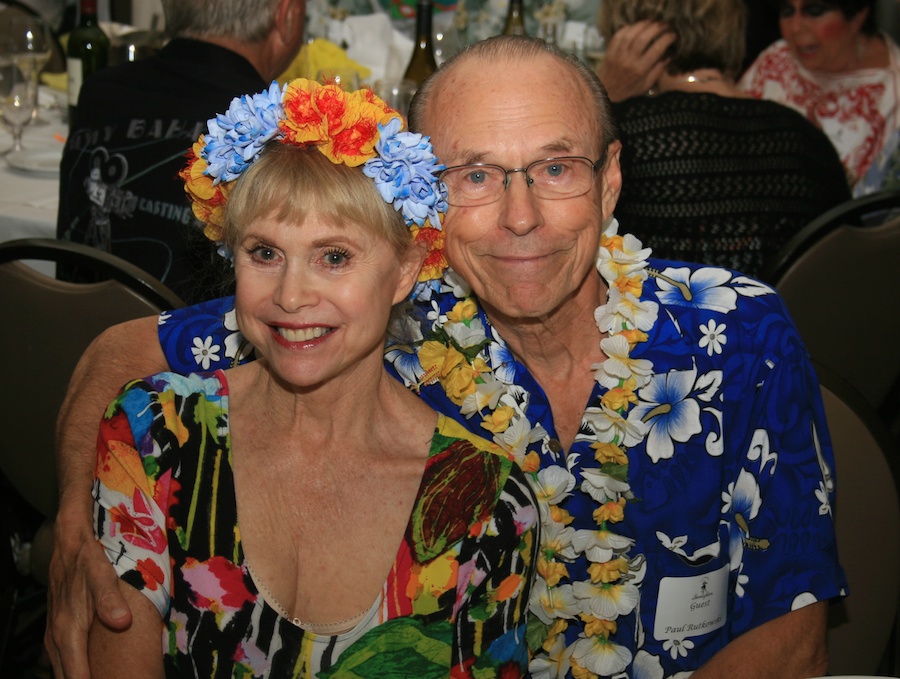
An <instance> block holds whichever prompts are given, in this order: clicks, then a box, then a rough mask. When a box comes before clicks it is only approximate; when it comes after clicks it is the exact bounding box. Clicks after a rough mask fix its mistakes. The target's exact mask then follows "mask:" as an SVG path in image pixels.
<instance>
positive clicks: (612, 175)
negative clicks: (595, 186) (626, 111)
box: [600, 140, 622, 219]
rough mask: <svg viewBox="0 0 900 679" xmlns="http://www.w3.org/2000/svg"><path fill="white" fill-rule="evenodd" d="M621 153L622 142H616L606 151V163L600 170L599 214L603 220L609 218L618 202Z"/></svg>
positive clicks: (620, 182) (620, 180)
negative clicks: (601, 177) (601, 182)
mask: <svg viewBox="0 0 900 679" xmlns="http://www.w3.org/2000/svg"><path fill="white" fill-rule="evenodd" d="M621 153H622V142H620V141H619V140H616V141H614V142H612V143H611V144H610V145H609V147H608V148H607V149H606V163H605V164H604V165H603V167H602V168H601V169H600V172H601V173H602V174H603V184H602V185H601V189H600V190H601V195H600V214H601V215H602V216H603V219H606V218H607V217H609V216H610V215H611V214H612V213H613V210H615V208H616V203H618V202H619V194H620V193H621V192H622V169H621V167H619V156H620V154H621Z"/></svg>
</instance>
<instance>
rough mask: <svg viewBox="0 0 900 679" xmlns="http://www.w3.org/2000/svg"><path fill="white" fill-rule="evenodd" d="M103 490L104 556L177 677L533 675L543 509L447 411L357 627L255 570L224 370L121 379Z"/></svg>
mask: <svg viewBox="0 0 900 679" xmlns="http://www.w3.org/2000/svg"><path fill="white" fill-rule="evenodd" d="M94 495H95V498H96V503H95V515H96V520H95V526H96V530H97V534H98V538H99V539H100V541H101V543H102V544H103V546H104V547H105V549H106V553H107V555H108V557H109V559H110V561H112V562H113V563H114V564H115V566H116V568H117V571H118V573H119V575H120V577H121V578H122V579H123V580H125V581H127V582H129V583H130V584H132V585H133V586H135V587H136V588H138V589H140V590H141V591H142V592H143V593H144V594H146V595H147V596H148V598H150V599H151V601H153V602H154V604H155V605H156V606H157V609H158V610H159V611H160V613H161V614H162V615H163V618H164V626H163V629H162V630H161V633H162V637H163V646H164V648H165V649H166V654H165V663H166V670H167V674H168V676H191V677H213V676H217V677H218V676H235V677H269V676H273V677H274V676H278V677H320V678H323V679H324V678H327V677H339V676H340V677H342V676H357V677H383V676H398V675H403V676H416V677H420V676H421V677H426V676H435V677H442V676H454V677H482V676H500V675H502V676H508V677H518V676H525V674H526V672H527V665H528V654H527V650H526V646H525V643H524V640H525V626H526V612H527V601H528V597H529V591H530V585H531V582H532V580H533V568H534V564H535V562H536V550H537V545H538V526H539V519H538V510H537V503H536V500H535V498H534V495H533V493H532V491H531V489H530V487H529V485H528V483H527V482H526V480H525V478H524V476H523V474H522V472H521V470H520V469H519V468H518V466H517V465H516V464H515V463H514V462H513V461H512V460H511V459H509V458H508V457H507V456H506V455H504V454H502V453H501V452H500V451H499V449H498V448H497V447H496V446H492V445H491V444H489V443H488V442H487V441H484V440H483V439H480V438H478V437H477V436H474V435H472V434H470V433H468V432H467V431H466V430H465V429H464V428H462V427H461V426H460V425H458V424H457V423H456V422H454V421H452V420H450V419H448V418H445V417H443V416H441V417H439V419H438V427H437V429H436V431H435V433H434V437H433V440H432V446H431V453H430V456H429V460H428V462H427V464H426V470H425V476H424V478H423V481H422V484H421V487H420V490H419V494H418V496H417V498H416V502H415V503H414V510H413V513H412V515H411V517H410V520H409V524H408V526H407V531H406V534H405V539H404V540H403V541H402V542H401V546H400V550H399V551H398V554H397V557H396V559H395V562H394V566H393V568H392V569H391V573H390V575H389V577H388V579H387V581H386V582H385V584H384V587H383V590H382V593H381V595H380V596H379V598H378V599H377V600H376V601H375V602H374V603H373V606H372V608H371V609H370V611H369V613H368V614H367V615H366V616H365V618H364V619H363V621H362V622H361V623H359V625H357V626H356V627H355V628H354V629H353V630H351V631H349V632H347V633H342V634H338V635H333V636H328V635H316V634H313V633H311V632H308V631H306V630H304V629H302V628H301V627H298V626H296V625H294V624H293V623H292V622H291V621H289V620H287V619H285V618H283V617H281V616H280V615H279V614H278V612H277V611H276V610H275V609H273V608H272V607H271V606H270V605H269V604H268V603H267V602H266V601H265V597H264V595H263V594H261V593H260V590H259V589H258V588H257V585H256V583H255V582H254V580H253V578H252V575H251V574H250V572H249V569H248V567H247V564H246V561H245V559H244V555H243V551H242V547H241V541H240V530H239V526H238V520H237V518H238V517H237V509H236V502H235V495H234V486H233V477H232V471H231V450H230V432H229V428H228V389H227V383H226V381H225V373H222V372H217V373H215V374H206V375H189V376H187V377H181V376H178V375H174V374H170V373H166V374H162V375H156V376H153V377H150V378H147V379H146V380H143V381H136V382H133V383H131V384H130V385H128V386H127V387H126V388H125V390H124V391H123V392H122V393H121V394H120V395H119V396H118V397H117V398H116V399H115V401H113V403H112V404H111V405H110V406H109V408H108V409H107V412H106V417H105V418H104V421H103V423H102V425H101V435H100V439H99V443H98V458H97V468H96V479H95V489H94ZM335 539H340V538H339V537H338V536H336V537H335ZM212 648H214V649H215V653H212V652H210V649H212ZM227 668H230V669H227ZM222 672H225V674H222Z"/></svg>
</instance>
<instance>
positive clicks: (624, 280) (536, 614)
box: [387, 222, 658, 679]
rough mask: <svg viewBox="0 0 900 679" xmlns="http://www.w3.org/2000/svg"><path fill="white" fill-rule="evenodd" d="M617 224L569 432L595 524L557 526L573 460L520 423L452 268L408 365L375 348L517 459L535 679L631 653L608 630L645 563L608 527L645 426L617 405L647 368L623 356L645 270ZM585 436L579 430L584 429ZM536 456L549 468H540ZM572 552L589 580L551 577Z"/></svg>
mask: <svg viewBox="0 0 900 679" xmlns="http://www.w3.org/2000/svg"><path fill="white" fill-rule="evenodd" d="M617 228H618V225H617V224H616V223H615V222H613V224H612V225H611V226H610V227H609V228H608V229H607V230H606V232H605V233H604V234H603V236H602V239H601V243H600V250H599V256H598V260H597V268H598V270H599V272H600V274H601V276H603V278H604V279H605V281H606V282H607V284H608V286H609V292H608V298H607V303H606V304H604V305H602V306H600V307H598V308H597V309H596V311H595V312H594V316H595V320H596V322H597V327H598V329H599V331H600V332H601V333H607V335H608V336H607V337H605V338H604V339H602V340H601V341H600V347H601V348H602V349H603V352H604V353H605V354H606V356H607V358H606V359H605V360H604V361H603V362H602V363H598V364H595V365H594V366H592V367H593V369H594V371H595V372H594V378H595V379H596V380H597V382H598V383H599V384H600V385H601V386H602V387H604V388H605V389H606V390H607V391H606V392H605V393H604V395H603V396H602V398H601V399H600V403H599V404H598V405H596V407H589V408H588V409H587V411H586V412H585V415H584V418H583V421H582V431H581V433H579V436H578V438H579V440H585V439H587V440H591V441H592V442H591V444H590V445H591V448H592V449H593V450H594V457H595V460H596V461H597V463H598V464H597V466H596V467H592V468H588V467H586V466H585V467H583V468H582V470H581V475H582V481H581V485H580V487H579V488H578V490H579V491H580V492H582V493H587V494H588V495H589V496H590V497H591V498H592V499H593V500H594V501H595V502H596V509H595V510H594V513H593V517H594V520H595V521H596V523H597V528H596V530H575V529H573V528H570V527H569V524H570V523H571V522H572V521H573V517H572V516H571V515H569V513H568V512H567V511H566V510H565V509H562V508H561V507H560V506H559V505H560V503H561V502H563V501H564V500H565V499H566V498H568V497H569V496H570V495H571V494H572V492H573V491H574V490H575V486H576V479H575V476H574V474H573V473H572V470H571V467H572V466H573V465H574V464H576V463H577V461H578V460H577V458H578V456H577V455H569V456H568V459H563V458H561V457H560V455H559V446H558V443H556V442H551V441H550V438H549V435H548V433H547V431H546V430H545V429H544V428H543V427H542V426H541V425H540V424H537V425H535V424H532V423H531V422H530V421H529V420H528V418H527V417H526V411H527V408H528V394H527V392H525V391H524V390H523V389H522V388H521V387H518V386H516V385H515V384H514V382H513V379H514V374H512V371H510V370H507V369H506V365H508V364H509V362H510V361H511V360H512V357H511V356H510V354H509V350H508V349H507V348H506V346H505V344H504V343H503V341H502V339H501V338H500V337H499V336H497V335H496V334H495V333H494V332H493V330H491V337H488V333H487V330H486V329H485V327H484V323H483V322H482V321H481V319H480V318H479V316H478V305H477V302H476V300H475V299H474V297H472V296H471V293H470V291H469V289H468V287H467V286H465V284H464V283H463V282H462V281H461V280H460V279H458V277H457V276H456V274H455V273H454V272H453V271H448V272H447V273H446V275H445V277H444V280H443V286H444V289H448V290H453V292H454V295H455V296H456V297H458V298H461V301H459V302H457V303H456V304H455V306H454V307H453V309H452V310H450V311H449V312H448V313H447V314H446V315H441V314H440V312H439V310H438V309H437V305H436V303H434V302H433V303H432V305H433V311H432V313H431V314H429V318H430V319H431V320H432V329H431V333H430V334H429V336H428V337H427V338H423V340H422V341H421V344H420V346H419V348H418V364H419V365H418V366H417V369H414V370H409V369H407V370H406V371H404V369H403V367H402V364H403V362H404V361H405V360H408V359H409V355H408V354H405V355H404V353H403V351H402V350H401V351H392V350H391V348H390V347H389V348H388V352H387V358H388V360H392V361H394V365H395V367H396V368H397V369H398V372H400V373H401V374H402V375H404V377H405V378H406V379H407V381H408V382H417V383H418V385H419V386H424V385H427V384H432V383H434V382H439V383H440V385H441V386H442V387H443V389H444V391H445V393H446V395H447V397H448V398H449V399H450V400H451V401H452V402H453V403H455V404H456V405H457V406H459V407H460V411H461V413H462V414H464V415H465V416H466V417H467V418H471V417H473V416H475V415H476V414H477V415H479V416H480V417H481V418H482V423H481V426H482V427H483V428H484V429H485V430H487V431H488V432H491V433H493V439H494V442H495V443H496V444H497V445H499V446H500V447H501V448H502V449H504V450H505V451H506V452H507V454H509V455H510V456H511V457H513V458H514V459H515V460H516V461H517V462H518V463H519V464H520V466H521V467H522V469H523V470H524V471H525V473H526V475H527V476H528V478H529V481H530V482H531V485H532V488H533V489H534V491H535V494H536V496H537V499H538V504H539V507H540V512H541V547H540V550H539V556H538V563H537V570H538V576H537V577H536V581H535V583H534V586H533V588H532V595H531V601H530V603H529V609H530V613H531V616H530V619H529V625H528V643H529V647H530V648H531V650H532V652H534V654H535V658H534V660H532V663H531V666H530V668H529V669H530V672H531V673H532V675H533V676H536V677H562V676H565V675H566V673H567V672H569V671H571V672H572V674H573V676H575V677H578V678H579V679H581V678H587V677H595V676H598V675H599V676H606V675H613V674H616V673H618V672H621V671H622V670H623V669H625V667H627V666H628V664H629V663H630V662H631V661H632V656H631V652H630V651H629V650H628V649H627V648H625V647H624V646H621V645H619V644H616V643H615V641H614V640H613V635H614V634H615V632H616V619H617V618H618V617H619V616H620V615H627V614H629V613H631V612H632V611H633V610H634V608H635V607H636V606H637V603H638V586H639V584H640V582H641V580H642V579H643V573H644V565H645V564H644V559H643V556H640V555H638V556H636V557H629V555H628V550H629V549H630V548H631V546H632V544H633V541H632V540H631V539H630V538H627V537H624V536H621V535H617V534H616V533H615V532H614V530H613V526H614V524H616V523H618V522H620V521H622V519H623V518H624V511H625V505H626V502H627V501H628V500H629V499H633V495H632V493H631V488H630V486H629V483H628V456H627V453H626V451H627V449H628V448H630V447H632V446H635V445H637V444H639V443H640V442H641V441H643V440H644V439H645V438H646V436H647V433H648V431H649V427H648V425H647V424H646V423H644V422H643V421H641V419H640V418H639V417H637V416H634V415H632V416H629V414H628V412H629V410H630V408H631V406H632V405H633V404H635V403H637V400H638V399H637V396H636V394H635V392H636V391H637V390H638V389H640V388H641V387H643V386H645V385H646V384H647V383H649V381H650V378H651V376H652V374H653V364H652V363H651V362H650V361H648V360H644V359H637V358H631V356H630V354H631V351H632V350H633V349H634V347H635V346H636V345H637V344H639V343H641V342H645V341H647V338H648V335H647V332H648V331H649V330H650V329H651V328H652V327H653V325H654V324H655V323H656V319H657V315H658V305H657V304H656V303H655V302H652V301H641V299H640V297H641V292H642V290H643V284H644V281H646V280H647V278H648V276H649V275H650V274H649V272H648V270H647V258H648V257H649V256H650V250H649V249H648V248H647V249H645V248H643V247H642V245H641V242H640V241H639V240H638V239H637V238H635V237H634V236H631V235H624V236H619V235H617V233H616V232H617ZM489 361H490V362H491V363H493V365H494V366H495V367H494V368H493V369H492V368H491V367H490V364H489ZM586 431H587V432H590V434H588V435H585V433H584V432H586ZM537 443H540V447H539V450H540V452H538V446H537V445H533V446H532V444H537ZM529 446H532V448H533V449H532V450H530V451H529ZM541 455H546V456H549V457H550V458H551V459H553V460H554V461H555V464H551V465H546V466H545V467H544V468H543V469H541V462H540V460H541ZM581 554H583V555H584V556H585V557H586V558H587V559H588V561H589V562H591V563H590V566H589V567H588V573H589V576H590V577H589V579H588V580H585V581H582V582H573V583H572V584H560V582H561V581H562V580H563V579H564V578H568V577H569V573H568V570H567V567H566V564H567V563H569V562H573V561H575V559H576V558H577V557H578V556H579V555H581ZM573 619H580V620H581V621H582V622H583V623H584V632H583V633H582V634H581V635H580V636H579V638H578V640H577V641H575V642H574V643H572V644H568V645H567V644H566V639H565V636H564V632H565V630H566V629H567V627H568V625H569V622H568V621H569V620H573ZM541 649H543V653H542V652H541Z"/></svg>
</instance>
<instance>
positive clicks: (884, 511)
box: [816, 365, 900, 675]
mask: <svg viewBox="0 0 900 679" xmlns="http://www.w3.org/2000/svg"><path fill="white" fill-rule="evenodd" d="M816 372H817V374H818V375H819V381H820V386H821V391H822V399H823V401H824V404H825V416H826V419H827V422H828V430H829V432H830V434H831V441H832V445H833V447H834V457H835V466H836V469H835V470H832V471H833V473H834V478H835V479H836V484H837V486H836V489H837V492H836V498H837V499H836V502H835V504H834V506H833V507H832V509H833V512H834V520H835V531H836V534H837V544H838V552H839V555H840V559H841V565H842V566H843V568H844V571H845V573H846V574H847V580H848V582H849V586H850V590H849V592H850V593H849V596H848V597H846V598H845V599H842V600H841V601H839V602H837V603H832V604H831V606H830V607H829V611H828V633H827V634H828V636H827V644H828V656H829V660H828V671H829V673H830V674H833V675H842V674H846V675H876V674H896V673H897V672H898V671H900V667H898V662H900V637H898V629H897V624H898V610H900V457H898V452H897V445H896V443H895V441H894V440H893V438H892V437H891V436H890V435H889V434H888V432H887V430H886V428H885V426H884V423H883V422H882V421H881V420H880V418H878V417H877V416H876V415H875V413H874V411H873V410H872V407H871V406H870V405H869V404H868V403H867V402H866V401H865V399H864V398H863V397H862V395H861V394H859V393H858V392H857V391H855V390H854V389H853V387H852V386H851V385H850V384H848V383H847V382H846V381H844V380H842V379H841V378H840V377H839V376H838V375H837V374H836V373H834V372H833V371H831V370H829V369H828V368H827V367H825V366H822V365H816Z"/></svg>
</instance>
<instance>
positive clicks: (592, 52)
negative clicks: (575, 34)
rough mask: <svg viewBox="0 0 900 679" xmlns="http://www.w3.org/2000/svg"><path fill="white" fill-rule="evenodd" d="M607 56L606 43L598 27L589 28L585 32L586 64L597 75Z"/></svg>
mask: <svg viewBox="0 0 900 679" xmlns="http://www.w3.org/2000/svg"><path fill="white" fill-rule="evenodd" d="M605 56H606V41H605V40H604V39H603V36H602V35H600V31H598V30H597V27H596V26H588V27H587V28H585V30H584V63H585V64H587V66H589V67H590V68H592V69H594V72H595V73H596V72H597V71H598V70H599V69H600V64H601V63H602V62H603V57H605Z"/></svg>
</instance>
